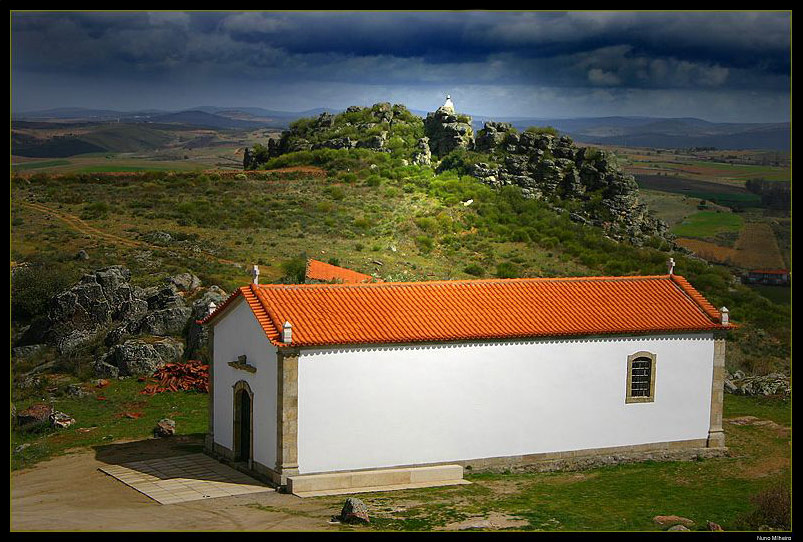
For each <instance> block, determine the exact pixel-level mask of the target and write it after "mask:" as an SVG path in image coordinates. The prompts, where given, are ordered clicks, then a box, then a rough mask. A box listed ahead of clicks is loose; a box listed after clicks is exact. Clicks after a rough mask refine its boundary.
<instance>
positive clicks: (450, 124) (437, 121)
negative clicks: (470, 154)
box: [424, 107, 474, 157]
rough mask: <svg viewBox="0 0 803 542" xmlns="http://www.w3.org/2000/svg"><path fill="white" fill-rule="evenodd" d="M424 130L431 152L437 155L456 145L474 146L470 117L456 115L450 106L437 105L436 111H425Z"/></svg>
mask: <svg viewBox="0 0 803 542" xmlns="http://www.w3.org/2000/svg"><path fill="white" fill-rule="evenodd" d="M424 132H425V133H426V135H427V137H428V138H429V148H430V150H431V151H432V154H434V155H435V156H438V157H441V156H444V155H446V154H448V153H450V152H452V151H453V150H454V149H456V148H458V147H462V148H465V149H472V148H473V147H474V130H473V129H472V128H471V117H469V116H467V115H456V114H455V113H454V111H452V110H451V109H450V108H445V107H439V108H438V109H437V111H434V112H431V113H427V118H426V119H424Z"/></svg>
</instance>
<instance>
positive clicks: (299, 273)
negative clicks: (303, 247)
mask: <svg viewBox="0 0 803 542" xmlns="http://www.w3.org/2000/svg"><path fill="white" fill-rule="evenodd" d="M282 272H284V277H283V279H284V281H285V282H287V283H290V284H304V282H305V281H306V280H307V255H306V253H302V254H299V255H298V256H296V257H295V258H292V259H290V260H285V261H284V262H282Z"/></svg>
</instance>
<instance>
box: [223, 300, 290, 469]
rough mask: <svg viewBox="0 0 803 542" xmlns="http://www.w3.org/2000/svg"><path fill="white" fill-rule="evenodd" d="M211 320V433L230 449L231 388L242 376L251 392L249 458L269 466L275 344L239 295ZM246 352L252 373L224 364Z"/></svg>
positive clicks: (271, 461) (272, 452)
mask: <svg viewBox="0 0 803 542" xmlns="http://www.w3.org/2000/svg"><path fill="white" fill-rule="evenodd" d="M235 303H236V305H235V306H234V307H233V308H232V309H230V310H229V311H227V313H226V314H225V315H223V316H222V317H221V318H220V319H219V320H218V321H217V322H216V323H215V324H214V329H215V338H214V358H213V359H214V363H215V367H214V384H213V385H214V388H213V391H214V394H215V402H214V417H215V419H214V434H215V442H217V443H218V444H220V445H222V446H225V447H226V448H229V449H231V450H233V449H234V442H233V441H234V390H233V386H234V385H235V384H236V383H237V382H239V381H240V380H245V381H246V382H247V383H248V385H249V386H250V388H251V391H252V392H253V393H254V403H253V409H254V417H253V431H254V433H253V442H254V457H253V459H254V460H256V461H258V462H259V463H261V464H263V465H265V466H266V467H269V468H274V467H275V465H276V348H275V347H274V346H273V345H272V344H270V342H269V341H268V339H267V337H266V336H265V332H264V331H263V329H262V327H261V326H260V325H259V322H257V320H256V317H255V316H254V313H253V312H251V309H250V308H249V307H248V304H247V303H245V302H244V301H243V300H242V298H240V299H239V300H238V301H235ZM242 355H245V356H247V361H248V364H249V365H253V366H255V367H256V368H257V371H256V373H249V372H247V371H242V370H239V369H234V368H232V367H230V366H229V365H228V362H230V361H236V360H237V358H238V357H239V356H242Z"/></svg>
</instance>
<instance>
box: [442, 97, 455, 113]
mask: <svg viewBox="0 0 803 542" xmlns="http://www.w3.org/2000/svg"><path fill="white" fill-rule="evenodd" d="M441 107H442V108H443V109H451V110H452V113H454V103H452V97H451V96H449V95H448V94H447V95H446V101H445V102H444V103H443V105H442V106H441Z"/></svg>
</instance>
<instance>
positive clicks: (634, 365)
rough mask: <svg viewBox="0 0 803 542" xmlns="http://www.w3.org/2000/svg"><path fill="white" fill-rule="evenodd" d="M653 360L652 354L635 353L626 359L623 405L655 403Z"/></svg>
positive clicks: (654, 357)
mask: <svg viewBox="0 0 803 542" xmlns="http://www.w3.org/2000/svg"><path fill="white" fill-rule="evenodd" d="M655 359H656V356H655V354H653V353H652V352H636V353H635V354H631V355H629V356H628V357H627V396H626V398H625V403H651V402H653V401H655Z"/></svg>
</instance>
